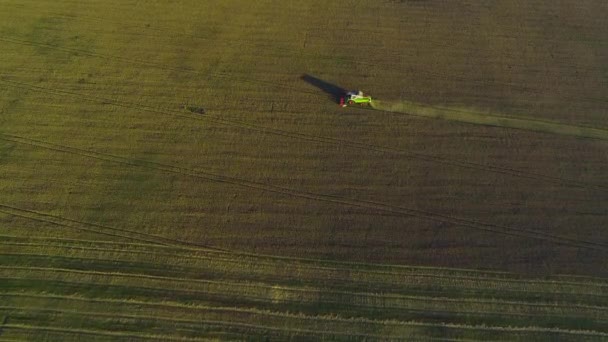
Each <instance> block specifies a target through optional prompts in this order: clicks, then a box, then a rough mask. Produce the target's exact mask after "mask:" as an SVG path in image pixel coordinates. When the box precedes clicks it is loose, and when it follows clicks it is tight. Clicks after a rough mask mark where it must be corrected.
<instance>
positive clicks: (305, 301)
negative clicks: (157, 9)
mask: <svg viewBox="0 0 608 342" xmlns="http://www.w3.org/2000/svg"><path fill="white" fill-rule="evenodd" d="M2 270H5V271H9V272H10V271H16V272H17V273H15V274H14V275H9V274H4V275H1V276H0V279H5V280H36V281H41V282H44V281H49V282H60V283H63V284H71V285H78V286H87V285H91V282H90V281H93V280H94V279H93V277H107V278H111V279H112V281H111V282H107V283H99V285H100V286H104V287H108V288H110V287H128V288H131V289H136V290H137V289H140V290H144V291H145V290H152V291H153V290H162V291H169V292H171V293H178V292H181V293H188V294H192V295H195V296H196V297H197V298H200V299H204V298H205V297H211V298H213V297H214V296H215V297H217V298H223V299H225V300H231V299H244V300H247V301H251V302H252V303H262V304H263V303H269V302H270V303H272V304H275V305H276V304H279V305H280V304H287V305H294V306H296V307H299V306H301V305H313V306H315V307H316V306H318V305H320V304H324V305H332V306H333V305H337V306H341V307H342V310H344V309H345V308H357V309H362V310H371V311H374V310H398V311H399V312H400V313H401V312H409V313H420V314H424V313H428V314H451V315H455V316H465V317H466V316H468V315H473V316H478V317H480V318H485V317H487V316H495V317H501V316H508V317H520V318H524V317H527V318H531V317H552V318H572V317H577V318H583V317H588V316H577V315H572V314H569V315H560V314H558V313H548V312H530V311H533V310H531V309H530V311H525V310H524V312H518V311H517V310H516V308H517V306H518V305H520V306H527V307H529V308H532V307H543V306H544V307H546V308H553V309H559V308H558V307H556V306H555V305H553V304H550V303H549V304H546V305H543V304H540V305H539V304H529V305H528V303H524V304H519V303H509V302H500V301H496V302H494V301H481V302H477V301H475V300H473V301H470V300H469V301H463V300H458V299H456V300H454V299H451V300H450V299H449V298H433V297H431V298H423V297H408V296H401V295H395V294H391V293H383V294H376V293H369V292H349V291H337V290H328V289H324V288H318V287H306V288H305V287H295V286H276V285H269V284H265V283H250V282H229V281H225V280H222V281H216V280H203V279H193V278H182V277H170V276H156V275H147V274H141V273H121V272H104V271H85V270H75V269H63V268H52V267H25V266H0V271H2ZM20 271H21V272H27V273H19V272H20ZM34 272H41V273H42V275H38V276H30V275H32V273H34ZM46 272H48V273H54V274H68V275H72V276H76V275H82V276H87V279H88V280H89V282H83V281H78V280H75V279H70V280H64V279H62V280H58V279H55V278H52V279H50V278H49V276H48V273H46ZM24 274H27V276H24ZM120 279H122V281H120ZM128 279H134V280H136V281H137V285H135V286H134V285H131V284H130V283H128ZM146 281H149V283H145V282H146ZM169 283H171V286H172V288H168V287H167V286H168V285H169ZM94 284H97V283H94ZM179 284H189V285H190V286H188V287H184V286H180V285H179ZM192 285H195V286H192ZM277 291H278V292H280V295H281V297H280V298H275V295H276V293H277ZM0 295H1V293H0ZM431 301H434V302H436V303H435V304H431V305H432V306H429V307H425V305H427V304H429V302H431ZM414 302H419V303H420V304H418V305H415V304H414ZM449 302H452V303H451V304H452V307H453V308H454V309H449V308H444V309H440V307H442V306H441V305H442V304H447V303H449ZM458 303H461V304H458ZM463 303H468V304H472V305H474V304H480V305H485V304H489V305H494V304H496V305H497V306H498V307H497V308H486V310H483V311H479V310H475V309H473V308H471V309H469V310H463V309H462V306H463V305H462V304H463ZM501 305H504V306H509V305H511V306H513V307H512V308H511V309H512V310H514V311H511V312H505V309H506V308H504V307H503V308H502V309H503V310H500V307H501ZM438 306H439V307H438ZM564 307H565V308H569V307H570V306H568V305H565V306H564ZM456 308H460V309H458V310H456ZM488 309H489V311H488ZM589 309H590V310H591V311H599V312H604V311H606V308H605V307H602V308H599V309H592V308H589ZM332 312H333V311H332Z"/></svg>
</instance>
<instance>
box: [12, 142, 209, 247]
mask: <svg viewBox="0 0 608 342" xmlns="http://www.w3.org/2000/svg"><path fill="white" fill-rule="evenodd" d="M0 134H1V133H0ZM0 139H1V138H0ZM0 212H2V213H5V214H8V215H12V216H17V217H22V218H26V219H29V220H33V221H39V222H44V223H48V224H52V225H55V226H61V227H69V228H72V229H75V230H81V231H86V232H92V233H96V234H101V235H106V236H111V237H121V238H127V239H131V240H134V241H139V242H145V243H150V244H156V245H163V246H168V247H173V246H175V247H181V248H182V249H183V248H198V249H215V250H221V249H219V248H215V247H210V246H205V245H199V244H194V243H192V242H186V241H181V240H174V239H170V238H166V237H163V236H158V235H152V234H146V233H142V232H138V231H134V230H128V229H124V228H115V227H110V226H106V225H101V224H98V223H91V222H87V223H84V222H82V221H77V220H73V219H69V218H65V217H61V218H59V217H56V216H53V215H50V214H46V213H41V212H38V211H34V210H29V209H23V208H17V207H13V206H10V205H6V204H2V203H0ZM82 226H90V227H95V229H91V228H84V227H82ZM108 231H111V232H112V233H110V232H108ZM116 232H118V233H116ZM120 233H125V234H120Z"/></svg>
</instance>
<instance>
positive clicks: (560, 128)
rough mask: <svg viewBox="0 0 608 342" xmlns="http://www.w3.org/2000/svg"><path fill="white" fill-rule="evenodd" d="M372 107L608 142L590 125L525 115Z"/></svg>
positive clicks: (605, 133)
mask: <svg viewBox="0 0 608 342" xmlns="http://www.w3.org/2000/svg"><path fill="white" fill-rule="evenodd" d="M372 107H373V108H374V109H377V110H383V111H387V112H395V113H404V114H408V115H415V116H423V117H428V118H435V119H445V120H452V121H460V122H466V123H472V124H477V125H486V126H497V127H508V128H515V129H524V130H528V131H535V132H544V133H553V134H562V135H570V136H575V137H583V138H591V139H601V140H608V130H607V129H602V128H594V127H589V126H578V125H570V124H566V123H560V122H556V121H549V120H538V119H533V118H530V117H525V116H521V117H519V116H506V115H501V114H494V113H482V112H478V111H474V110H472V109H470V108H460V107H443V106H436V105H424V104H419V103H415V102H410V101H376V100H374V101H373V103H372Z"/></svg>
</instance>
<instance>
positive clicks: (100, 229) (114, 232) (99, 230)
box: [0, 203, 226, 251]
mask: <svg viewBox="0 0 608 342" xmlns="http://www.w3.org/2000/svg"><path fill="white" fill-rule="evenodd" d="M0 212H2V213H5V214H7V215H11V216H17V217H22V218H25V219H29V220H33V221H38V222H43V223H47V224H52V225H55V226H61V227H68V228H71V229H75V230H80V231H86V232H90V233H95V234H101V235H106V236H111V237H120V238H127V239H130V240H133V241H139V242H144V243H149V244H153V245H161V246H167V247H176V246H177V247H181V248H201V249H212V250H217V251H226V250H223V249H221V248H216V247H210V246H206V245H200V244H195V243H192V242H187V241H181V240H174V239H169V238H166V237H163V236H158V235H152V234H146V233H142V232H138V231H134V230H128V229H122V228H115V227H109V226H105V225H101V224H98V223H90V222H82V221H77V220H73V219H69V218H65V217H59V216H54V215H50V214H47V213H41V212H38V211H34V210H28V209H22V208H17V207H13V206H10V205H6V204H2V203H0ZM83 226H89V227H95V229H93V228H84V227H83Z"/></svg>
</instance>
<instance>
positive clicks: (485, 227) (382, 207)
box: [0, 133, 608, 252]
mask: <svg viewBox="0 0 608 342" xmlns="http://www.w3.org/2000/svg"><path fill="white" fill-rule="evenodd" d="M0 139H3V140H7V141H12V142H15V143H19V144H25V145H30V146H34V147H38V148H45V149H49V150H54V151H58V152H63V153H69V154H74V155H79V156H83V157H88V158H94V159H98V160H103V161H109V162H114V163H119V164H123V165H129V166H133V167H141V168H147V169H151V170H158V171H163V172H168V173H172V174H179V175H183V176H188V177H195V178H200V179H204V180H207V181H212V182H217V183H223V184H226V185H232V186H237V187H241V188H247V189H253V190H258V191H268V192H272V193H276V194H280V195H284V196H290V197H298V198H303V199H307V200H312V201H318V202H326V203H332V204H336V205H342V206H349V207H356V208H363V209H366V210H371V211H373V212H384V213H389V214H394V215H399V216H406V217H417V218H420V219H425V220H428V221H432V222H439V223H449V224H452V225H455V226H462V227H468V228H473V229H476V230H481V231H487V232H491V233H498V234H503V235H511V236H517V237H523V238H528V239H535V240H542V241H548V242H553V243H558V244H563V245H568V246H572V247H578V248H584V249H594V250H600V251H603V252H607V251H608V244H606V243H602V242H596V241H585V240H582V239H575V238H569V237H564V236H559V235H554V234H549V233H545V232H542V231H537V230H530V229H524V228H517V227H508V226H503V225H499V224H492V223H485V222H481V221H476V220H472V219H466V218H460V217H455V216H450V215H446V214H441V213H434V212H428V211H424V210H419V209H413V208H406V207H401V206H395V205H390V204H387V203H381V202H374V201H366V200H360V199H352V198H347V197H340V196H334V195H328V194H322V193H314V192H308V191H303V190H297V189H291V188H287V187H281V186H276V185H272V184H266V183H259V182H254V181H249V180H245V179H241V178H235V177H230V176H225V175H217V174H213V173H210V172H206V171H203V170H192V169H188V168H184V167H179V166H174V165H167V164H162V163H156V162H149V161H144V160H137V159H127V158H123V157H119V156H114V155H110V154H105V153H99V152H93V151H88V150H83V149H78V148H74V147H69V146H64V145H57V144H51V143H47V142H43V141H37V140H33V139H28V138H24V137H18V136H14V135H9V134H1V133H0ZM3 208H5V210H6V209H12V210H17V211H18V210H20V209H19V208H11V207H10V206H6V205H4V206H3ZM139 241H144V242H149V241H146V240H142V239H139Z"/></svg>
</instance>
